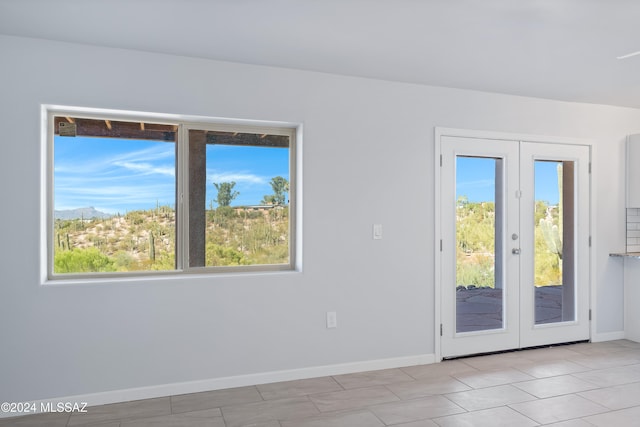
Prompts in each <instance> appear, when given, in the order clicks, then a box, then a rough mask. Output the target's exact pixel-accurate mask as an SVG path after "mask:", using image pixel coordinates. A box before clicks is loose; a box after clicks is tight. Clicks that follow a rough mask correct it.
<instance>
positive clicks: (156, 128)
mask: <svg viewBox="0 0 640 427" xmlns="http://www.w3.org/2000/svg"><path fill="white" fill-rule="evenodd" d="M69 119H71V120H73V122H72V121H69ZM54 121H55V126H54V129H55V134H56V135H57V134H58V124H59V123H60V122H65V121H67V122H69V123H75V124H76V127H77V133H76V135H77V136H94V137H100V138H122V139H143V140H153V141H174V142H175V141H176V135H177V133H176V131H175V125H173V124H156V123H144V130H141V129H140V123H139V122H121V121H115V120H108V122H109V124H110V125H111V127H109V125H106V126H105V124H106V122H107V120H93V119H81V118H77V117H75V118H74V117H55V119H54Z"/></svg>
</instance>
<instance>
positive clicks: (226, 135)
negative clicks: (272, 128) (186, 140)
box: [207, 131, 289, 148]
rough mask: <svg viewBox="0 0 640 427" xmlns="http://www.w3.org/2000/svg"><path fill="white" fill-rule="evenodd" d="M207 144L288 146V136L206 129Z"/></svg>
mask: <svg viewBox="0 0 640 427" xmlns="http://www.w3.org/2000/svg"><path fill="white" fill-rule="evenodd" d="M207 144H217V145H242V146H248V147H282V148H289V137H288V136H285V135H269V134H262V135H258V134H254V133H237V132H236V135H235V136H234V133H233V132H217V131H208V132H207Z"/></svg>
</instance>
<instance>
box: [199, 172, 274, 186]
mask: <svg viewBox="0 0 640 427" xmlns="http://www.w3.org/2000/svg"><path fill="white" fill-rule="evenodd" d="M231 181H233V182H236V183H238V184H240V183H245V184H266V183H267V182H268V181H267V179H266V178H264V177H262V176H258V175H254V174H250V173H241V172H221V173H220V172H219V173H214V172H211V171H207V182H209V183H214V182H218V183H219V182H231Z"/></svg>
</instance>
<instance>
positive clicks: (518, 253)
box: [511, 248, 520, 255]
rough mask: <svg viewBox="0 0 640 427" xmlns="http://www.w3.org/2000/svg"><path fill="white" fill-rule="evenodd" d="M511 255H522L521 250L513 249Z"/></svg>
mask: <svg viewBox="0 0 640 427" xmlns="http://www.w3.org/2000/svg"><path fill="white" fill-rule="evenodd" d="M511 253H512V254H514V255H520V248H513V249H511Z"/></svg>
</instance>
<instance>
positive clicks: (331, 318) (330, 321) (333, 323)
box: [327, 311, 338, 329]
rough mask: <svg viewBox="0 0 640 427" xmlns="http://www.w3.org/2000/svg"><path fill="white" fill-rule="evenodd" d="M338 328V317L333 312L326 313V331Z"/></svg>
mask: <svg viewBox="0 0 640 427" xmlns="http://www.w3.org/2000/svg"><path fill="white" fill-rule="evenodd" d="M337 327H338V316H337V315H336V312H335V311H327V329H330V328H337Z"/></svg>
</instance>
